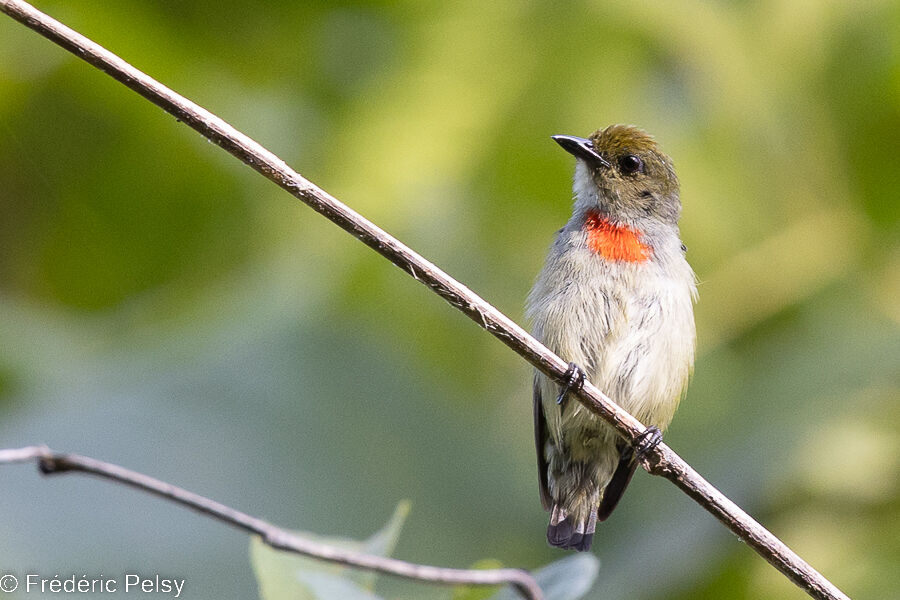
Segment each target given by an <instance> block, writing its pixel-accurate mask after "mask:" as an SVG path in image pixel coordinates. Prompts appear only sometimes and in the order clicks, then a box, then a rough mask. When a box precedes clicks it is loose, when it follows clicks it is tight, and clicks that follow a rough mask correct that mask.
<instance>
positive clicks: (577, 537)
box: [547, 517, 594, 552]
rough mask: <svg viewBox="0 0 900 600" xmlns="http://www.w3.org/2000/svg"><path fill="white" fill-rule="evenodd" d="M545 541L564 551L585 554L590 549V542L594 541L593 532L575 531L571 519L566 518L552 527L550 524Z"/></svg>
mask: <svg viewBox="0 0 900 600" xmlns="http://www.w3.org/2000/svg"><path fill="white" fill-rule="evenodd" d="M547 541H548V542H550V545H551V546H555V547H557V548H563V549H564V550H577V551H578V552H586V551H588V550H590V549H591V542H593V541H594V532H593V531H591V532H590V533H584V532H583V531H576V530H575V525H574V523H573V522H572V517H566V518H565V520H563V521H562V522H560V523H559V524H557V525H554V524H553V523H551V524H550V525H549V526H548V527H547Z"/></svg>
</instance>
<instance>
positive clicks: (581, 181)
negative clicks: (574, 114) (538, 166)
mask: <svg viewBox="0 0 900 600" xmlns="http://www.w3.org/2000/svg"><path fill="white" fill-rule="evenodd" d="M553 139H554V140H555V141H556V142H557V143H558V144H559V145H560V146H562V147H563V148H564V149H565V150H566V151H567V152H569V153H570V154H572V155H573V156H575V158H577V159H578V163H577V165H576V168H575V186H574V189H575V194H576V210H578V209H579V208H580V209H581V210H582V211H585V212H586V211H598V210H599V211H600V212H601V213H603V214H605V215H608V216H609V217H610V218H611V219H614V220H616V221H620V222H624V223H641V222H646V221H647V220H655V221H661V222H663V223H667V224H673V225H674V224H677V222H678V217H679V215H680V214H681V201H680V200H679V198H678V177H676V175H675V169H674V167H673V166H672V160H671V159H670V158H669V157H668V156H666V155H665V154H664V153H663V152H662V150H660V149H659V146H658V145H657V143H656V140H654V139H653V138H652V137H651V136H650V135H648V134H647V133H645V132H644V131H642V130H640V129H638V128H637V127H632V126H630V125H612V126H610V127H607V128H606V129H599V130H597V131H595V132H594V133H593V134H591V136H590V137H588V138H580V137H575V136H570V135H555V136H553Z"/></svg>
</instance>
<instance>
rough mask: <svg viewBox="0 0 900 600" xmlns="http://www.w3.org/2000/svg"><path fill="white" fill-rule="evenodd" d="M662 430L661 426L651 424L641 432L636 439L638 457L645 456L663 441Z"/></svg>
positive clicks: (635, 447)
mask: <svg viewBox="0 0 900 600" xmlns="http://www.w3.org/2000/svg"><path fill="white" fill-rule="evenodd" d="M662 438H663V436H662V432H661V431H660V430H659V427H653V426H650V427H648V428H647V429H645V430H644V431H643V432H641V433H640V434H639V435H638V436H637V437H636V438H635V440H634V454H635V456H636V457H637V458H638V459H641V458H644V457H645V456H647V455H648V454H649V453H650V452H653V449H654V448H656V447H657V446H659V444H660V442H662Z"/></svg>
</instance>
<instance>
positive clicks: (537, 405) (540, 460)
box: [534, 375, 552, 510]
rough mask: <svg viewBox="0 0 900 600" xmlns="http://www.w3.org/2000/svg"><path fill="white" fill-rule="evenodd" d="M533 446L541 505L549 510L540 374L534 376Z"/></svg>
mask: <svg viewBox="0 0 900 600" xmlns="http://www.w3.org/2000/svg"><path fill="white" fill-rule="evenodd" d="M534 446H535V448H536V449H537V466H538V484H539V485H540V489H541V505H542V506H543V507H544V510H550V505H551V504H552V502H551V500H550V486H549V485H548V484H547V458H546V457H545V455H544V450H545V449H546V446H547V420H546V418H544V408H543V406H542V405H541V383H540V375H535V376H534Z"/></svg>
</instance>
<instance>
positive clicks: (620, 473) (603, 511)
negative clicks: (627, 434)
mask: <svg viewBox="0 0 900 600" xmlns="http://www.w3.org/2000/svg"><path fill="white" fill-rule="evenodd" d="M616 449H617V450H618V451H619V464H618V465H617V466H616V470H615V472H614V473H613V476H612V479H610V480H609V484H608V485H607V486H606V489H604V490H603V498H602V499H601V500H600V508H598V509H597V520H598V521H605V520H606V519H608V518H609V515H611V514H612V511H613V510H615V508H616V505H617V504H618V503H619V500H620V499H621V498H622V494H624V493H625V488H627V487H628V484H629V482H631V477H632V475H634V471H635V469H637V465H638V461H637V460H636V459H635V458H634V450H633V449H632V448H631V446H629V445H628V444H626V443H625V442H624V441H620V442H619V443H618V444H616Z"/></svg>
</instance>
